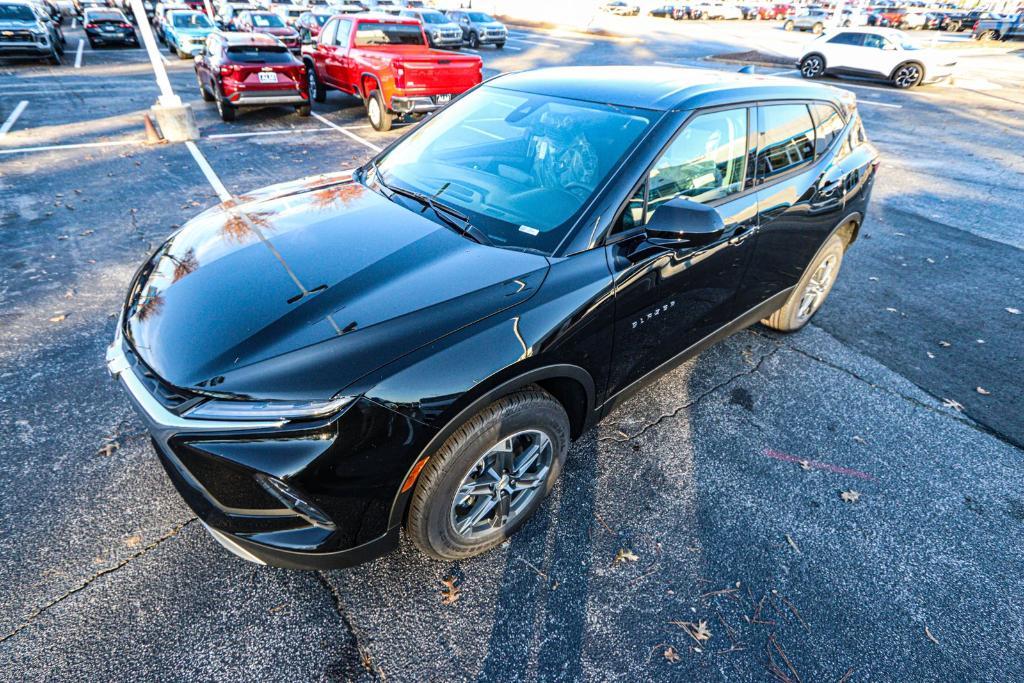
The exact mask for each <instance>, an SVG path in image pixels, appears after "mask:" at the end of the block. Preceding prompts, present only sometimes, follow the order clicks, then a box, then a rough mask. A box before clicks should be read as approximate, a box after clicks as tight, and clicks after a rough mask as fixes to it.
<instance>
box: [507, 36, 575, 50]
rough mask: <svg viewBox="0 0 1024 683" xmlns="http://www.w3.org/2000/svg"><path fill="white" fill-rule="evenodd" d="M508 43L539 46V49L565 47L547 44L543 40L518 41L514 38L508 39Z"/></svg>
mask: <svg viewBox="0 0 1024 683" xmlns="http://www.w3.org/2000/svg"><path fill="white" fill-rule="evenodd" d="M509 42H516V43H526V44H527V45H540V46H541V47H565V46H564V45H559V44H557V43H547V42H544V41H543V40H518V39H516V38H509ZM505 47H506V48H507V47H508V45H506V46H505Z"/></svg>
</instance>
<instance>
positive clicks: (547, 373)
mask: <svg viewBox="0 0 1024 683" xmlns="http://www.w3.org/2000/svg"><path fill="white" fill-rule="evenodd" d="M478 386H487V387H489V388H481V389H480V390H478V391H476V392H475V393H474V395H473V397H472V398H471V399H470V400H469V403H468V404H466V405H464V406H463V407H462V408H461V409H459V410H458V412H457V413H455V414H454V415H453V416H451V417H450V418H448V419H447V421H446V422H445V423H444V426H443V427H441V428H440V429H439V430H438V431H437V432H436V433H435V434H434V436H433V437H431V439H430V440H429V441H428V442H427V444H426V446H424V447H423V449H422V450H421V451H420V452H419V454H418V455H417V456H416V458H415V460H413V461H412V462H411V464H410V466H409V469H408V471H407V472H406V475H405V477H403V479H402V484H401V485H400V487H399V490H398V491H396V493H395V497H394V500H393V501H392V504H391V513H390V517H389V522H388V526H389V528H390V527H394V526H397V525H399V524H404V523H405V516H406V512H407V510H408V507H409V502H410V500H411V499H412V492H413V485H414V484H415V482H416V478H417V477H418V476H419V473H420V471H421V470H422V469H423V466H424V465H426V463H427V460H428V459H429V458H430V456H431V455H432V454H433V453H435V452H436V451H437V449H438V448H440V447H441V445H442V444H444V442H445V441H447V440H448V438H449V437H450V436H451V435H452V434H454V433H455V431H456V430H457V429H458V428H459V427H460V426H461V425H462V424H463V423H465V422H466V420H468V419H469V418H471V417H472V416H473V415H476V414H477V413H478V412H480V411H481V410H482V409H483V408H485V407H486V406H488V405H490V404H491V403H493V402H494V401H496V400H498V399H499V398H501V397H502V396H507V395H509V394H511V393H514V392H516V391H518V390H520V389H523V388H525V387H528V386H538V387H540V388H541V389H543V390H545V391H547V392H548V393H549V394H551V395H552V396H553V397H554V398H555V400H556V401H558V402H559V403H561V404H562V407H563V408H564V409H565V412H566V414H567V415H568V416H569V428H570V429H569V433H570V436H571V438H572V439H574V440H575V439H576V438H578V437H579V436H580V435H581V434H582V433H583V431H584V430H585V429H586V427H587V426H588V424H589V420H590V418H591V416H592V415H594V411H595V408H596V385H595V383H594V379H593V377H591V375H590V373H589V372H587V371H586V370H584V369H583V368H581V367H580V366H578V365H572V364H567V363H560V364H552V365H545V366H542V367H538V368H532V369H529V370H525V371H522V372H519V373H516V374H514V375H512V376H511V377H507V378H505V379H502V380H498V381H496V382H493V383H491V382H481V383H480V385H478Z"/></svg>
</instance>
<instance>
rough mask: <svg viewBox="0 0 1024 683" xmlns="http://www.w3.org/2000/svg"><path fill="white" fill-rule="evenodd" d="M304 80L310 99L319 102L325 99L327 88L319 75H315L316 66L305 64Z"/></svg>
mask: <svg viewBox="0 0 1024 683" xmlns="http://www.w3.org/2000/svg"><path fill="white" fill-rule="evenodd" d="M306 82H307V83H308V85H309V98H310V99H311V100H313V101H314V102H320V103H321V104H323V103H324V102H326V101H327V88H325V87H324V84H323V82H322V81H321V80H320V77H319V76H317V75H316V68H315V67H314V66H313V65H312V64H306Z"/></svg>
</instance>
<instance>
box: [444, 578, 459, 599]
mask: <svg viewBox="0 0 1024 683" xmlns="http://www.w3.org/2000/svg"><path fill="white" fill-rule="evenodd" d="M441 583H442V584H444V588H442V589H441V604H442V605H454V604H455V603H456V602H457V601H458V599H459V597H460V596H459V594H460V593H461V592H462V589H461V588H459V587H458V586H457V585H456V579H455V577H454V576H449V577H448V578H445V579H441Z"/></svg>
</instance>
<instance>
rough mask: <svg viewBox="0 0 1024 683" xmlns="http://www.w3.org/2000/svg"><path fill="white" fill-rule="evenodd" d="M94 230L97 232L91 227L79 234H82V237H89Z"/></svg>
mask: <svg viewBox="0 0 1024 683" xmlns="http://www.w3.org/2000/svg"><path fill="white" fill-rule="evenodd" d="M94 232H96V231H95V230H93V229H92V228H89V229H88V230H83V231H82V232H80V233H78V234H79V235H81V236H82V237H88V236H89V235H91V234H93V233H94Z"/></svg>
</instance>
